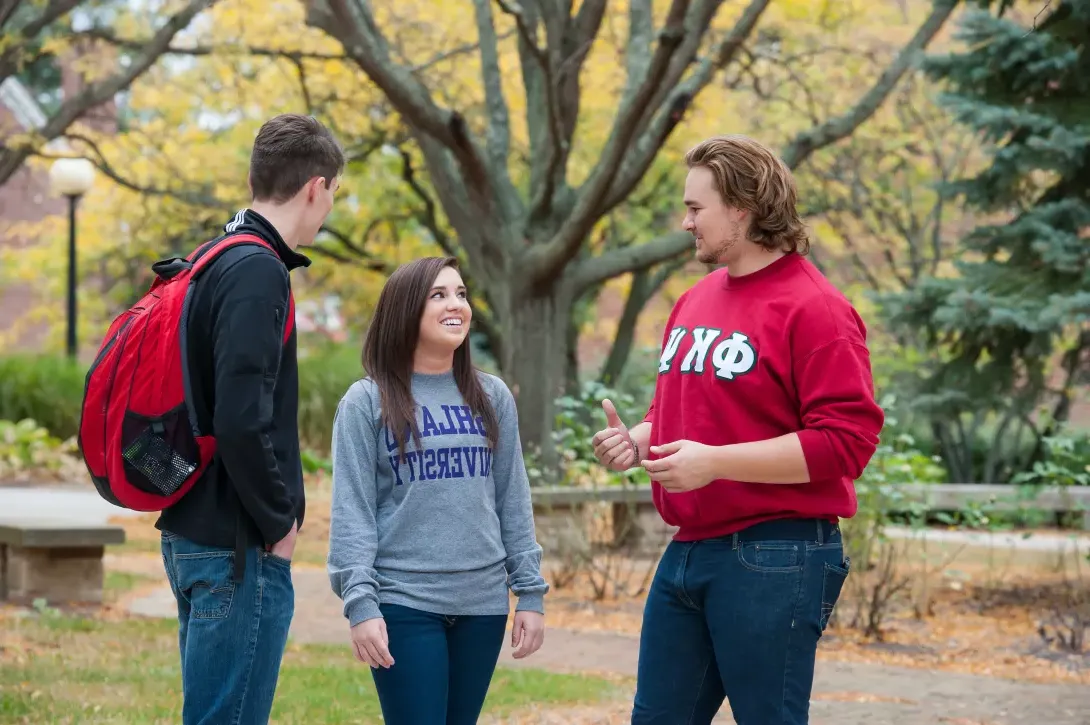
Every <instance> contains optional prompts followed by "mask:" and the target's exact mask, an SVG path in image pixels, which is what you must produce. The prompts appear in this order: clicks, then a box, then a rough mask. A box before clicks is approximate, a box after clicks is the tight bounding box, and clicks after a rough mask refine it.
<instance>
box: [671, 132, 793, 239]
mask: <svg viewBox="0 0 1090 725" xmlns="http://www.w3.org/2000/svg"><path fill="white" fill-rule="evenodd" d="M685 163H686V164H688V166H689V168H690V169H691V168H694V167H698V166H700V167H704V168H706V169H708V170H709V171H711V172H712V175H713V176H714V178H715V188H716V189H717V190H718V191H719V196H720V197H721V198H722V199H723V202H724V203H725V204H727V205H729V206H733V207H736V208H738V209H745V210H747V211H749V212H750V214H751V215H752V223H751V224H750V227H749V233H748V235H747V237H748V239H749V241H751V242H754V243H755V244H759V245H761V246H762V247H764V248H765V249H768V250H770V251H775V250H783V251H784V252H788V253H790V252H798V253H799V254H807V253H808V252H809V251H810V240H809V238H808V236H807V233H806V226H805V225H804V224H803V223H802V219H800V218H799V212H798V209H797V208H796V204H797V203H798V190H797V189H796V187H795V178H794V176H793V175H792V174H791V170H790V169H789V168H787V164H785V163H784V162H783V161H782V160H781V159H780V158H779V157H778V156H776V154H774V153H772V151H771V150H770V149H768V148H767V147H766V146H764V145H762V144H761V143H759V142H757V141H755V140H753V139H751V138H749V137H748V136H740V135H729V136H714V137H712V138H709V139H708V140H706V141H702V142H701V143H699V144H697V145H696V146H695V147H693V148H692V149H690V150H689V152H688V153H687V154H685Z"/></svg>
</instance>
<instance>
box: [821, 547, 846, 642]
mask: <svg viewBox="0 0 1090 725" xmlns="http://www.w3.org/2000/svg"><path fill="white" fill-rule="evenodd" d="M851 564H852V560H851V559H850V558H849V557H846V556H845V557H844V562H843V564H842V565H841V566H837V565H835V564H829V563H826V564H825V574H824V577H823V580H822V583H821V618H820V624H821V631H822V632H824V631H825V628H826V627H828V626H829V618H830V617H831V616H832V615H833V610H834V609H835V608H836V603H837V602H838V601H839V600H840V593H841V591H843V589H844V582H845V581H846V580H847V578H848V572H849V571H850V570H851Z"/></svg>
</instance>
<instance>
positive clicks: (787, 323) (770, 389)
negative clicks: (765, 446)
mask: <svg viewBox="0 0 1090 725" xmlns="http://www.w3.org/2000/svg"><path fill="white" fill-rule="evenodd" d="M645 420H647V421H649V422H650V423H651V445H653V446H654V445H663V444H665V443H670V442H672V441H675V440H682V439H685V440H692V441H697V442H699V443H704V444H707V445H713V446H722V445H727V444H731V443H747V442H751V441H761V440H766V439H769V438H777V437H779V436H782V435H785V434H787V433H792V432H797V433H798V436H799V440H800V441H801V442H802V449H803V453H804V454H805V456H806V466H807V469H808V470H809V473H810V481H809V482H808V483H799V484H770V483H745V482H739V481H729V480H723V479H720V480H716V481H712V482H711V483H710V484H708V485H707V486H705V487H703V488H699V489H697V490H695V491H688V492H685V493H669V492H668V491H666V490H665V489H663V488H662V486H660V485H659V484H658V483H657V482H654V481H652V483H651V486H652V490H653V494H654V500H655V506H656V507H657V508H658V510H659V513H660V514H661V515H662V518H663V520H665V521H666V523H668V524H671V525H674V526H678V527H680V530H679V531H678V533H677V535H676V536H675V538H676V539H678V540H679V541H692V540H696V539H706V538H712V537H716V536H723V535H726V534H731V533H734V532H735V531H738V530H740V529H743V528H745V527H747V526H750V525H751V524H755V523H758V522H760V521H765V520H769V519H775V518H809V517H817V518H826V519H830V520H835V519H836V518H838V517H842V518H849V517H851V516H853V515H855V511H856V508H857V502H856V497H855V486H854V483H853V482H854V481H855V479H857V478H859V476H860V475H861V474H862V472H863V469H864V468H865V467H866V465H867V462H868V461H869V460H870V458H871V456H872V455H873V454H874V450H875V447H876V446H877V444H878V433H879V431H880V430H881V429H882V424H883V421H884V416H883V413H882V409H881V408H880V407H879V406H878V405H877V403H876V402H875V400H874V385H873V381H872V378H871V370H870V356H869V353H868V351H867V347H866V328H865V327H864V325H863V321H862V320H861V319H860V317H859V315H858V314H857V313H856V311H855V309H854V308H853V307H852V305H851V303H850V302H848V300H847V299H846V298H845V297H844V295H842V294H841V293H840V292H839V291H838V290H837V289H836V288H835V287H834V286H833V285H832V284H831V283H830V282H829V281H828V280H827V279H825V277H824V276H823V275H822V274H821V273H820V272H818V270H817V268H816V267H814V266H813V265H812V264H811V263H810V262H809V261H808V260H807V259H805V258H804V257H801V256H799V255H797V254H789V255H787V256H785V257H783V258H782V259H778V260H776V261H775V262H773V263H772V264H771V265H769V266H768V267H765V268H764V269H761V270H759V271H757V272H754V273H753V274H748V275H745V276H742V277H731V276H729V275H728V274H727V271H726V270H725V269H719V270H716V271H715V272H712V273H711V274H709V275H708V276H706V277H705V278H704V279H702V280H701V281H700V282H698V283H697V284H696V285H695V286H694V287H692V288H691V289H690V290H688V291H687V292H685V294H683V295H682V296H681V298H680V299H679V300H678V301H677V304H676V305H675V306H674V309H673V311H672V312H671V313H670V318H669V320H668V322H667V325H666V334H665V335H664V337H663V348H662V356H661V358H660V359H659V378H658V383H657V385H656V387H655V397H654V400H653V401H652V403H651V407H650V409H649V410H648V412H647V417H646V418H645ZM641 454H642V455H643V456H644V457H645V458H648V459H652V458H654V457H655V456H654V455H653V454H651V453H650V452H643V451H641Z"/></svg>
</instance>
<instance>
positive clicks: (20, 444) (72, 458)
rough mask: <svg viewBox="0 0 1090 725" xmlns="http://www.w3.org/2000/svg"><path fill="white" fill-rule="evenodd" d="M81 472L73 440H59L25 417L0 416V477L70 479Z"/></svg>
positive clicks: (82, 470) (81, 465) (81, 467)
mask: <svg viewBox="0 0 1090 725" xmlns="http://www.w3.org/2000/svg"><path fill="white" fill-rule="evenodd" d="M82 475H85V471H84V469H83V464H82V463H81V462H80V460H79V458H77V457H76V446H75V442H74V441H73V440H72V439H71V438H69V439H68V440H65V441H62V440H61V439H59V438H57V437H55V436H52V435H50V434H49V431H47V430H46V429H45V428H43V427H42V426H40V425H38V424H37V423H36V422H35V421H33V420H30V419H29V418H27V419H23V420H20V421H18V422H16V421H11V420H3V419H0V479H12V478H14V479H41V478H55V479H63V478H71V477H72V476H77V477H78V476H82Z"/></svg>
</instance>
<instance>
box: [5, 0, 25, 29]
mask: <svg viewBox="0 0 1090 725" xmlns="http://www.w3.org/2000/svg"><path fill="white" fill-rule="evenodd" d="M20 2H21V0H0V30H3V29H4V26H5V25H7V23H8V21H9V20H11V16H12V15H14V14H15V8H17V7H19V3H20Z"/></svg>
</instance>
